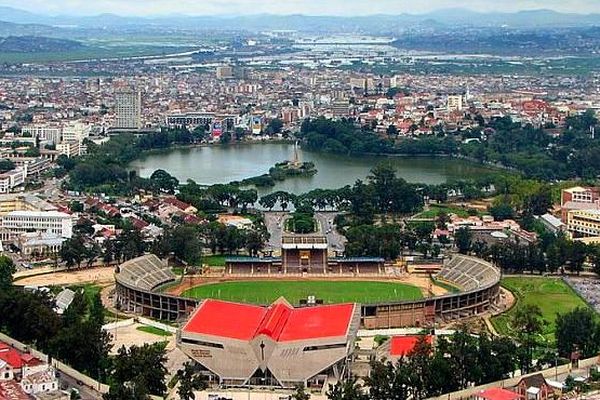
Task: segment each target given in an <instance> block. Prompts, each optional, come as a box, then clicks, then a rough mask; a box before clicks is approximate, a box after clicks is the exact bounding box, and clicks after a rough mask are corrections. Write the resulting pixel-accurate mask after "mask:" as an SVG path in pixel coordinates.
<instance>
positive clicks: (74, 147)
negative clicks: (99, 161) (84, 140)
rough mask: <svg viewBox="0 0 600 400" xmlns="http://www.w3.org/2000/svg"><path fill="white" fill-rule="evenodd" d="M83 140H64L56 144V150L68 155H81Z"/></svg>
mask: <svg viewBox="0 0 600 400" xmlns="http://www.w3.org/2000/svg"><path fill="white" fill-rule="evenodd" d="M81 148H82V147H81V142H79V141H77V140H68V141H63V142H61V143H59V144H57V145H56V151H58V153H59V154H64V155H65V156H67V157H76V156H80V155H81Z"/></svg>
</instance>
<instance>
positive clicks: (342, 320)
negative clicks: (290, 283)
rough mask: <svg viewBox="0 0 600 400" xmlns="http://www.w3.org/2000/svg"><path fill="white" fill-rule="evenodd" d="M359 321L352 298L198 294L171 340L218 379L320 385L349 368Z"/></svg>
mask: <svg viewBox="0 0 600 400" xmlns="http://www.w3.org/2000/svg"><path fill="white" fill-rule="evenodd" d="M359 324H360V306H359V305H357V304H337V305H327V306H315V307H305V308H294V307H292V306H291V305H290V304H288V303H287V302H286V301H285V300H284V299H279V300H277V301H276V302H275V303H273V304H272V305H270V306H269V307H262V306H255V305H248V304H239V303H230V302H224V301H219V300H204V301H203V302H202V303H200V305H198V307H197V308H196V310H195V311H194V312H193V313H192V315H191V316H190V318H189V319H188V321H187V322H186V323H185V325H184V326H183V328H181V329H180V330H179V331H178V333H177V345H178V347H179V348H181V349H182V350H183V351H184V352H185V353H186V354H187V355H188V356H190V357H191V358H193V359H194V360H195V361H196V362H198V363H199V364H200V365H202V366H203V367H204V368H205V369H206V370H207V372H209V373H210V374H211V375H212V376H213V378H214V379H215V380H217V381H218V382H219V383H220V384H222V385H232V386H239V385H260V386H278V387H286V388H289V387H294V386H296V385H298V384H303V385H305V386H307V387H318V388H322V387H323V386H324V385H325V384H326V383H327V382H328V381H329V382H331V381H330V379H332V380H333V381H335V380H338V379H340V378H343V377H344V376H346V375H347V373H348V372H349V368H348V364H349V361H350V359H351V356H352V353H353V351H354V341H355V339H356V334H357V331H358V327H359Z"/></svg>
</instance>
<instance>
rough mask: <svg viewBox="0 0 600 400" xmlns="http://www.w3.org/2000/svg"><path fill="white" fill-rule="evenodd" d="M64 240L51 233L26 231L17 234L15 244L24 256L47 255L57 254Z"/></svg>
mask: <svg viewBox="0 0 600 400" xmlns="http://www.w3.org/2000/svg"><path fill="white" fill-rule="evenodd" d="M65 240H66V239H65V238H63V237H61V236H58V235H56V234H53V233H46V232H26V233H22V234H20V235H19V236H17V240H16V243H15V245H16V246H17V247H18V248H19V250H21V255H22V256H23V257H25V258H36V257H48V256H50V255H53V254H58V252H59V251H60V249H61V247H62V245H63V243H64V242H65Z"/></svg>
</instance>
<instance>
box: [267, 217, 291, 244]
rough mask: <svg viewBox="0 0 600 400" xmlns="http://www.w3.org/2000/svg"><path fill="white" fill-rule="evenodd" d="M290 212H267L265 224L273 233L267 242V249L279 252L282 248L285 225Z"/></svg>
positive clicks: (270, 232)
mask: <svg viewBox="0 0 600 400" xmlns="http://www.w3.org/2000/svg"><path fill="white" fill-rule="evenodd" d="M288 215H289V214H288V213H285V212H281V211H271V212H265V225H266V226H267V230H268V231H269V234H270V235H271V236H270V238H269V241H268V242H267V247H266V248H267V250H272V251H275V252H279V251H280V249H281V237H282V236H283V226H284V224H285V219H287V218H288Z"/></svg>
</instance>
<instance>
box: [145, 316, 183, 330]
mask: <svg viewBox="0 0 600 400" xmlns="http://www.w3.org/2000/svg"><path fill="white" fill-rule="evenodd" d="M137 320H138V321H140V324H143V325H148V326H153V327H155V328H158V329H162V330H163V331H167V332H170V333H173V334H175V333H177V328H176V327H174V326H171V325H167V324H163V323H162V322H158V321H154V320H153V319H148V318H144V317H138V318H137Z"/></svg>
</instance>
